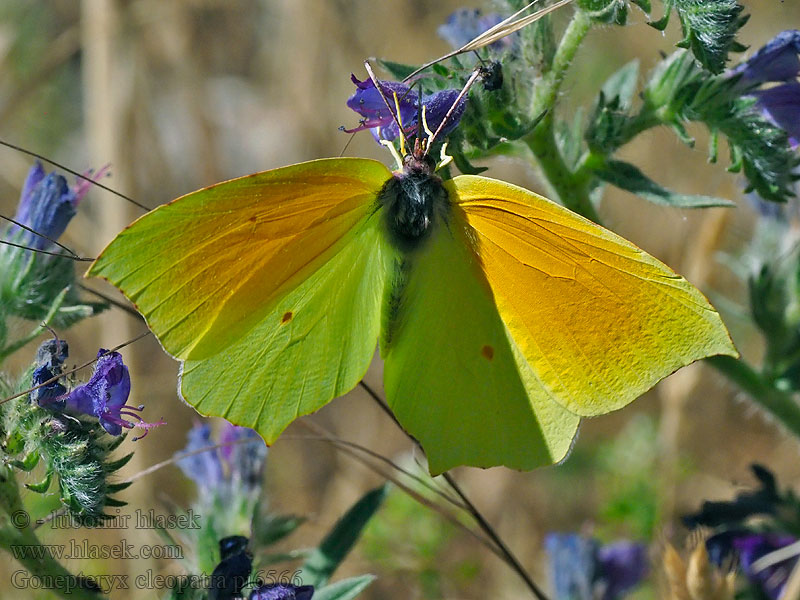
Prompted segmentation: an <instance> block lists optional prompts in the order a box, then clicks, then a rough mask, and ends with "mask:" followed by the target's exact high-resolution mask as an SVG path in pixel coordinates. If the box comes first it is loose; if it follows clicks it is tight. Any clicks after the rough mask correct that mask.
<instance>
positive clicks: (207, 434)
mask: <svg viewBox="0 0 800 600" xmlns="http://www.w3.org/2000/svg"><path fill="white" fill-rule="evenodd" d="M188 438H189V441H188V443H187V444H186V447H185V448H184V449H183V452H195V451H197V450H202V449H204V448H208V447H209V446H214V445H216V441H215V440H214V439H212V437H211V425H209V424H207V423H197V424H196V425H195V426H194V427H192V428H191V429H190V430H189V434H188ZM178 466H179V467H180V469H181V471H183V472H184V474H185V475H186V476H187V477H189V478H190V479H191V480H193V481H194V482H195V483H196V484H197V487H198V488H200V489H201V490H210V489H213V488H214V487H216V486H218V485H219V484H220V482H222V480H223V478H224V474H223V471H222V461H221V460H220V455H219V450H217V449H214V450H205V451H204V452H200V453H198V454H193V455H192V456H187V457H186V458H182V459H181V460H179V461H178Z"/></svg>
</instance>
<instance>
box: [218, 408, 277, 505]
mask: <svg viewBox="0 0 800 600" xmlns="http://www.w3.org/2000/svg"><path fill="white" fill-rule="evenodd" d="M245 440H250V442H247V441H245ZM220 443H221V444H225V445H224V446H223V447H222V448H221V449H220V451H221V454H222V460H223V462H224V463H225V465H226V467H227V470H228V473H229V477H230V478H231V479H232V480H233V481H235V482H236V484H238V485H240V486H243V487H244V488H245V489H246V490H253V489H256V488H257V487H259V486H260V485H261V476H262V474H263V471H264V459H265V458H266V456H267V445H266V444H265V443H264V440H263V439H262V438H261V436H260V435H258V434H257V433H256V432H255V431H253V430H252V429H250V428H249V427H237V426H236V425H231V424H229V423H228V424H226V425H225V427H224V428H223V430H222V434H221V435H220Z"/></svg>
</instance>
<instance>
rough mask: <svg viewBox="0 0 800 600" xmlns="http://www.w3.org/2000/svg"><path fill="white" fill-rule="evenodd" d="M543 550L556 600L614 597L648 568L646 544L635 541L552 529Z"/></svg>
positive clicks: (645, 572)
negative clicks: (603, 539)
mask: <svg viewBox="0 0 800 600" xmlns="http://www.w3.org/2000/svg"><path fill="white" fill-rule="evenodd" d="M545 550H546V551H547V555H548V557H549V559H550V576H551V584H552V586H553V593H554V598H555V599H556V600H594V599H596V598H601V599H602V600H616V599H617V598H622V597H623V596H624V595H625V594H626V593H627V592H628V591H630V590H631V589H633V588H634V587H635V586H636V585H637V584H638V583H639V582H640V581H641V580H642V579H644V577H645V575H647V571H648V562H647V548H646V546H644V545H643V544H637V543H634V542H629V541H618V542H614V543H612V544H607V545H601V544H600V543H599V542H598V541H597V540H594V539H591V538H586V537H583V536H580V535H577V534H574V533H566V534H564V533H551V534H549V535H548V536H547V538H546V539H545Z"/></svg>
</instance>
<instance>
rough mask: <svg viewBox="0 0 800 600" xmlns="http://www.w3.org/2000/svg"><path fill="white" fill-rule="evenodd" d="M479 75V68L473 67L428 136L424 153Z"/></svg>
mask: <svg viewBox="0 0 800 600" xmlns="http://www.w3.org/2000/svg"><path fill="white" fill-rule="evenodd" d="M480 76H481V71H480V69H475V70H474V71H473V72H472V75H470V76H469V79H468V80H467V83H466V85H464V89H463V90H461V93H460V94H459V95H458V97H457V98H456V100H455V102H453V104H452V106H450V108H449V109H448V111H447V114H445V116H444V119H442V122H441V123H439V127H437V128H436V131H435V132H434V133H433V135H432V136H430V137H429V138H428V143H427V144H426V147H425V154H426V155H427V154H428V151H429V150H430V149H431V147H432V146H433V142H435V141H436V138H437V137H439V134H440V133H441V132H442V130H443V129H444V127H445V125H447V122H448V121H449V120H450V117H452V116H453V113H454V112H455V111H456V108H457V107H458V105H459V103H460V102H461V101H462V100H463V99H464V97H465V96H466V95H467V93H468V92H469V89H470V88H471V87H472V86H473V84H474V83H475V82H476V81H477V80H478V77H480Z"/></svg>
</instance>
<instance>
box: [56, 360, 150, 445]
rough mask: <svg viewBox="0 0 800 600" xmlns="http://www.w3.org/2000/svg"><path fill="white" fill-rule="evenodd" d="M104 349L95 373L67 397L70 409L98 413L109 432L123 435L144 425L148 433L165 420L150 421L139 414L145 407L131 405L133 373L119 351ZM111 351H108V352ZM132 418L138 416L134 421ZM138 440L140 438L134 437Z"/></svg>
mask: <svg viewBox="0 0 800 600" xmlns="http://www.w3.org/2000/svg"><path fill="white" fill-rule="evenodd" d="M107 352H108V351H107V350H104V349H103V348H101V349H100V350H99V351H98V353H97V357H98V358H97V362H96V363H95V365H94V373H92V376H91V378H90V379H89V381H87V382H86V383H85V384H83V385H79V386H78V387H76V388H75V389H74V390H72V391H71V392H70V393H69V395H68V396H67V399H66V407H65V408H66V410H68V411H70V412H74V413H78V414H87V415H94V416H95V417H97V418H98V419H99V421H100V424H101V425H102V426H103V429H105V430H106V431H107V432H108V433H110V434H111V435H119V434H121V433H122V429H123V428H125V429H133V428H134V427H141V428H142V429H144V431H145V433H144V434H143V435H142V436H141V437H144V435H146V434H147V431H148V430H149V429H150V428H151V427H156V426H158V425H163V423H162V422H157V423H146V422H145V421H144V419H142V417H141V416H139V415H138V414H137V413H138V412H140V411H142V410H143V409H144V406H143V405H142V406H129V405H128V404H127V402H128V396H129V395H130V393H131V376H130V373H128V367H126V366H125V365H124V364H123V362H122V355H121V354H119V353H118V352H108V353H107ZM106 353H107V354H106ZM128 419H134V421H130V420H128ZM134 439H138V438H134Z"/></svg>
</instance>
